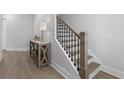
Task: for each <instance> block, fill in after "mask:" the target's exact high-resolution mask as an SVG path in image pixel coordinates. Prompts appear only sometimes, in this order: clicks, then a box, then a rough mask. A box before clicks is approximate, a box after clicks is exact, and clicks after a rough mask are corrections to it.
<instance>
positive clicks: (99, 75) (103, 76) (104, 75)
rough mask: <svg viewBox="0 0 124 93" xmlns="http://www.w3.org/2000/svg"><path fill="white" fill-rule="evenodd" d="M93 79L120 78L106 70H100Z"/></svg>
mask: <svg viewBox="0 0 124 93" xmlns="http://www.w3.org/2000/svg"><path fill="white" fill-rule="evenodd" d="M93 79H119V78H118V77H116V76H113V75H111V74H109V73H106V72H104V71H99V72H98V73H97V74H96V75H95V76H94V77H93Z"/></svg>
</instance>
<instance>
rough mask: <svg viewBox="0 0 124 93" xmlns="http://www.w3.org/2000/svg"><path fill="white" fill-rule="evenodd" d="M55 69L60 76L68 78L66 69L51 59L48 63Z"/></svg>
mask: <svg viewBox="0 0 124 93" xmlns="http://www.w3.org/2000/svg"><path fill="white" fill-rule="evenodd" d="M50 65H51V66H52V67H53V68H54V69H55V70H56V71H58V72H59V73H60V74H61V75H62V76H64V78H65V79H70V78H71V75H70V73H69V72H68V71H66V70H65V69H64V68H62V67H61V66H59V65H57V64H56V63H55V62H54V61H53V60H52V62H51V64H50Z"/></svg>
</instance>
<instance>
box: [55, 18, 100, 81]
mask: <svg viewBox="0 0 124 93" xmlns="http://www.w3.org/2000/svg"><path fill="white" fill-rule="evenodd" d="M56 31H57V35H56V36H57V37H56V38H57V40H58V42H59V43H60V44H61V46H62V47H63V49H64V50H65V52H66V53H67V55H68V57H69V58H70V59H71V61H72V63H73V65H74V66H75V68H76V69H77V71H78V73H79V76H80V77H81V78H82V79H88V78H89V75H90V74H91V73H92V72H94V71H95V70H96V69H97V68H98V67H99V66H100V64H98V63H96V62H90V63H89V64H88V60H91V59H92V58H93V56H91V55H88V48H87V34H86V33H85V32H80V33H79V34H78V33H76V32H75V31H74V30H73V29H72V28H71V27H70V26H69V25H68V24H66V23H65V22H64V21H63V20H62V19H61V18H60V17H59V16H57V28H56Z"/></svg>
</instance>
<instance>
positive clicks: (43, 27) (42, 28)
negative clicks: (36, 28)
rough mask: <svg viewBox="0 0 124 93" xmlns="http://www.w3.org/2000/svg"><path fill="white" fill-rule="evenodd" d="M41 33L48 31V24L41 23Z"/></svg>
mask: <svg viewBox="0 0 124 93" xmlns="http://www.w3.org/2000/svg"><path fill="white" fill-rule="evenodd" d="M40 31H47V23H46V22H43V23H41V25H40Z"/></svg>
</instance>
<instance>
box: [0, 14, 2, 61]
mask: <svg viewBox="0 0 124 93" xmlns="http://www.w3.org/2000/svg"><path fill="white" fill-rule="evenodd" d="M1 59H2V15H0V61H1Z"/></svg>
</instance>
